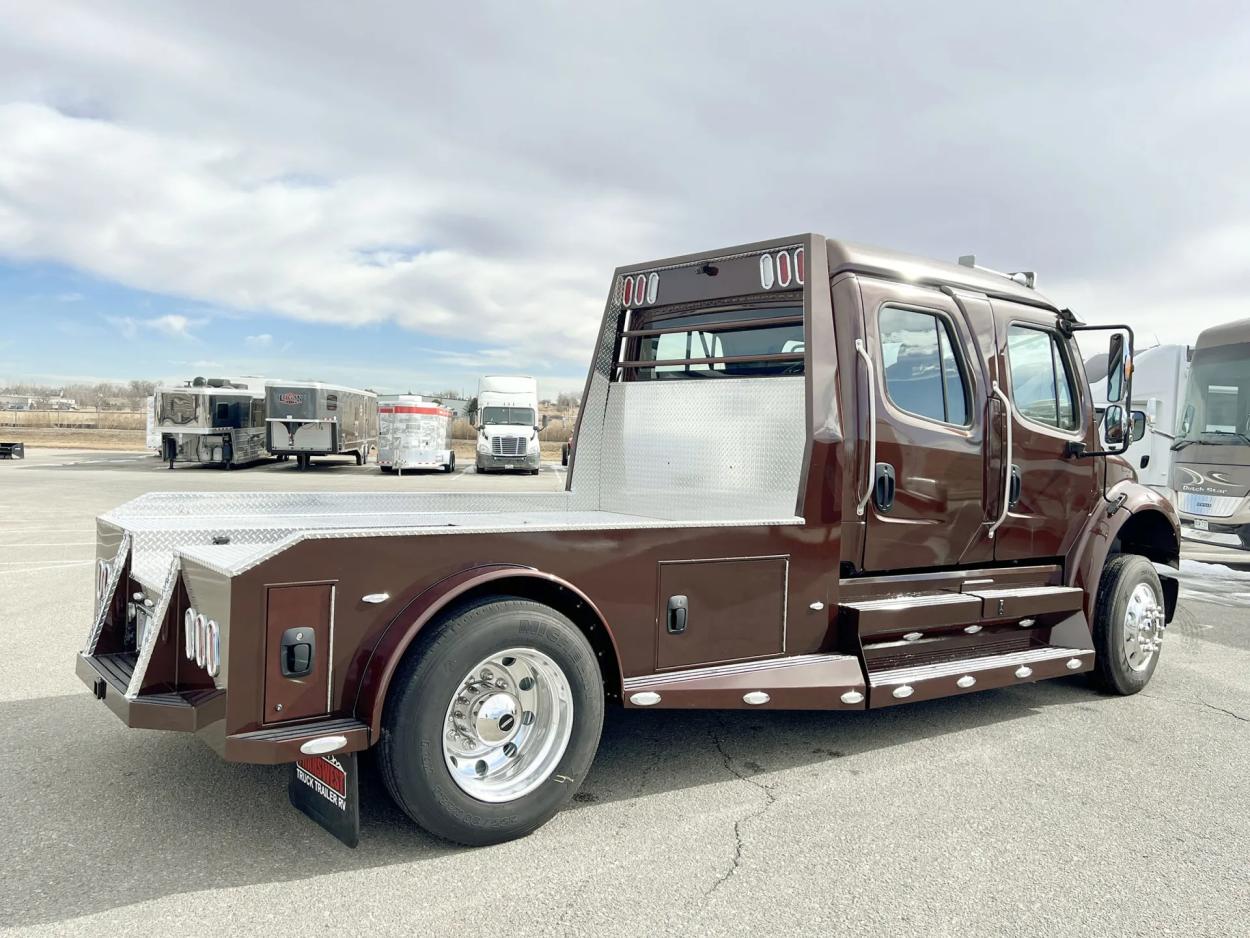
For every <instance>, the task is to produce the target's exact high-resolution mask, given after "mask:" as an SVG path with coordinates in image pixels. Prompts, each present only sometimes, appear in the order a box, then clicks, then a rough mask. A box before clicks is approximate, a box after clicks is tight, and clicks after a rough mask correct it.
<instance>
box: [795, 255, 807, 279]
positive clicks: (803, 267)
mask: <svg viewBox="0 0 1250 938" xmlns="http://www.w3.org/2000/svg"><path fill="white" fill-rule="evenodd" d="M794 279H795V280H796V281H797V282H798V285H799V286H803V284H804V283H806V282H807V249H806V248H796V249H795V251H794Z"/></svg>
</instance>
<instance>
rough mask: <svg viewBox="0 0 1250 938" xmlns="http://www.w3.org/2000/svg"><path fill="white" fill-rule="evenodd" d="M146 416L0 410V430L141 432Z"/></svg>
mask: <svg viewBox="0 0 1250 938" xmlns="http://www.w3.org/2000/svg"><path fill="white" fill-rule="evenodd" d="M146 426H147V414H145V413H144V412H143V411H128V410H100V411H95V410H0V427H18V428H25V429H30V430H36V429H44V430H51V429H57V430H61V429H69V430H142V429H144V428H145V427H146Z"/></svg>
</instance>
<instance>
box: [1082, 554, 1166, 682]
mask: <svg viewBox="0 0 1250 938" xmlns="http://www.w3.org/2000/svg"><path fill="white" fill-rule="evenodd" d="M1165 608H1166V607H1165V606H1164V602H1163V587H1162V585H1160V583H1159V574H1157V573H1155V569H1154V567H1153V566H1152V565H1151V563H1150V561H1149V560H1147V559H1146V558H1145V557H1142V556H1140V555H1138V554H1117V555H1116V556H1114V557H1112V558H1111V559H1110V560H1108V561H1107V565H1106V566H1105V567H1103V570H1102V579H1101V580H1100V581H1099V583H1098V598H1097V601H1096V602H1095V604H1094V623H1093V625H1094V628H1093V632H1094V652H1095V658H1094V670H1093V671H1092V672H1091V674H1090V679H1091V680H1092V681H1093V683H1094V686H1095V687H1097V688H1098V689H1099V690H1103V691H1106V692H1107V693H1110V694H1121V695H1124V696H1128V695H1130V694H1136V693H1137V692H1138V691H1140V690H1141V689H1142V688H1144V687H1145V686H1146V685H1147V684H1149V683H1150V678H1151V676H1152V675H1153V674H1154V672H1155V667H1156V666H1157V665H1158V663H1159V644H1160V643H1161V642H1162V636H1163V617H1164V609H1165Z"/></svg>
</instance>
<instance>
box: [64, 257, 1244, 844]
mask: <svg viewBox="0 0 1250 938" xmlns="http://www.w3.org/2000/svg"><path fill="white" fill-rule="evenodd" d="M1032 282H1033V281H1032V278H1031V277H1030V276H1028V275H1026V274H1014V275H1008V274H998V273H994V272H991V271H986V270H983V269H979V268H975V267H968V266H962V265H955V264H946V263H941V262H937V261H929V260H925V259H922V258H917V257H912V256H909V255H903V254H896V253H894V252H891V251H885V250H880V249H877V248H869V247H863V246H860V245H855V244H849V243H845V242H841V241H834V240H828V239H825V238H824V237H821V236H820V235H814V234H809V235H800V236H795V237H789V238H783V239H778V240H773V241H765V242H760V243H756V244H747V245H740V246H736V247H730V248H724V249H720V250H714V251H706V252H703V253H698V254H690V255H686V256H683V257H674V258H667V259H664V260H658V261H650V262H646V263H641V264H631V265H628V266H625V267H621V268H618V269H617V270H616V272H615V273H614V275H613V277H612V280H611V283H610V284H609V289H608V297H607V302H606V305H605V308H604V313H603V316H602V319H601V320H600V322H599V330H598V339H597V341H596V343H595V346H594V351H593V357H592V359H591V362H590V368H589V371H588V375H587V380H586V385H585V393H584V394H583V397H582V400H583V402H584V405H583V407H582V408H581V411H580V414H579V417H578V423H577V427H576V436H575V438H576V441H577V448H576V453H575V456H574V459H573V461H572V465H571V467H570V469H569V472H568V474H567V479H566V485H565V488H564V490H563V491H558V492H537V491H536V492H490V491H476V492H467V491H461V490H459V489H457V490H455V491H449V492H440V493H428V494H422V493H409V492H342V493H311V492H300V493H292V494H287V495H284V494H279V493H275V492H272V491H270V492H264V493H259V492H258V493H255V494H243V493H231V494H221V493H217V494H210V493H198V492H161V493H152V494H148V495H144V496H142V497H140V498H138V499H136V500H134V501H132V502H129V503H127V504H125V505H122V506H121V507H119V508H117V509H114V510H113V511H110V512H109V513H107V514H105V515H104V516H102V517H101V518H100V519H99V521H98V526H97V539H98V546H97V549H96V578H95V582H96V597H95V605H94V614H93V616H92V618H91V619H90V620H89V621H88V622H86V623H84V625H85V626H86V629H85V631H86V632H87V639H86V642H85V644H84V648H83V650H82V653H81V654H80V655H79V656H78V659H77V673H78V675H79V676H80V677H81V679H82V680H83V681H84V682H85V683H86V685H87V686H88V687H89V688H91V690H92V692H93V693H94V695H95V697H96V698H98V699H99V700H100V701H101V705H102V706H106V707H109V708H111V709H112V710H113V711H114V712H115V713H116V715H117V716H118V717H119V718H120V719H121V720H123V721H124V722H125V723H126V724H127V725H129V726H134V727H149V728H161V729H167V730H179V731H184V732H194V733H196V734H197V735H199V736H200V737H201V738H202V739H203V740H204V741H206V742H207V743H209V744H210V745H211V746H212V747H213V748H214V749H215V750H216V751H217V752H218V753H219V754H221V755H222V756H223V757H224V758H225V759H227V760H231V761H236V762H253V763H270V764H272V763H289V764H290V765H291V769H290V772H289V775H288V792H289V796H290V800H291V801H292V803H293V804H294V805H295V806H296V807H298V808H300V809H301V810H303V811H304V812H305V813H306V814H308V816H309V817H311V818H314V819H315V820H316V821H317V822H318V823H320V824H322V825H324V826H325V827H326V828H327V829H329V830H331V831H332V832H333V833H334V834H335V835H336V836H338V837H339V838H340V839H341V840H342V841H343V842H345V843H348V844H353V845H354V844H355V843H356V842H357V840H358V838H359V831H360V823H359V797H360V793H361V791H362V789H361V787H360V784H359V767H358V765H357V755H358V754H359V753H361V752H363V751H365V750H367V749H373V750H374V758H373V760H372V764H373V765H375V766H376V767H377V771H378V774H379V776H380V778H381V780H382V782H383V784H384V785H385V787H386V789H387V790H388V791H389V793H390V794H391V796H392V797H393V798H394V800H395V802H396V804H397V805H399V807H400V808H401V809H402V810H403V811H404V812H405V813H406V814H407V815H408V816H409V817H411V818H412V819H413V820H415V821H416V822H417V823H419V824H421V825H422V826H424V827H425V828H426V829H427V830H429V831H432V832H433V833H435V834H437V835H438V836H440V837H443V838H446V839H448V840H451V841H455V842H459V843H465V844H479V845H480V844H488V843H497V842H499V841H503V840H508V839H510V838H514V837H520V836H523V835H525V834H527V833H529V832H530V831H533V830H534V829H536V828H537V827H539V826H540V825H542V824H543V823H545V822H546V821H547V820H548V819H550V818H551V817H552V816H553V815H554V814H555V813H556V812H557V811H558V810H560V808H561V807H562V806H563V805H566V804H568V802H569V801H570V800H571V799H572V798H573V796H574V795H575V794H576V792H577V790H578V788H579V786H581V785H582V784H583V782H584V780H585V779H586V777H587V773H588V772H589V771H590V768H591V762H592V760H593V759H594V757H595V751H596V749H597V748H598V746H599V742H600V730H601V728H602V724H603V719H604V711H605V708H606V707H609V706H613V707H626V708H643V709H656V708H660V709H663V708H678V709H689V708H731V709H743V710H753V711H761V713H760V715H759V717H758V718H757V719H758V720H761V721H765V720H767V717H765V716H764V715H763V711H771V710H787V709H818V710H820V709H826V710H839V711H844V712H846V713H847V714H850V713H853V712H861V713H862V712H864V711H876V710H881V709H885V708H890V707H899V706H904V707H905V706H910V705H913V704H914V703H916V702H917V701H928V700H932V699H934V698H938V697H945V696H949V695H956V694H969V693H975V692H977V691H982V690H988V689H993V688H1013V689H1014V690H1015V694H1014V695H1013V696H1012V698H1011V700H1013V701H1015V703H1013V704H1012V706H1013V707H1017V706H1025V707H1028V706H1033V705H1040V704H1042V703H1045V704H1046V705H1047V706H1051V705H1054V704H1056V703H1060V709H1062V703H1061V702H1062V701H1064V700H1070V699H1072V698H1071V694H1070V693H1069V692H1065V693H1064V694H1059V695H1056V694H1051V695H1039V694H1036V693H1033V692H1030V691H1029V690H1028V686H1029V684H1031V683H1032V682H1034V681H1039V680H1045V679H1050V678H1063V677H1069V676H1073V675H1079V674H1088V675H1090V677H1091V679H1092V681H1093V683H1094V685H1095V686H1096V687H1097V688H1100V689H1101V690H1103V691H1104V692H1107V693H1114V694H1121V695H1129V694H1135V693H1137V692H1138V691H1140V690H1142V689H1143V688H1144V687H1146V686H1147V684H1148V682H1149V681H1150V679H1151V676H1152V674H1153V673H1154V672H1155V670H1156V668H1157V667H1158V666H1159V662H1160V658H1161V654H1162V641H1163V638H1164V632H1165V625H1166V623H1168V622H1170V621H1171V620H1172V618H1173V615H1174V614H1175V611H1176V604H1177V596H1178V582H1177V579H1176V577H1175V570H1176V568H1177V566H1178V565H1179V562H1180V542H1179V534H1178V530H1177V519H1176V513H1175V510H1174V508H1173V507H1172V505H1171V504H1170V503H1169V502H1168V501H1167V500H1166V499H1164V498H1163V497H1161V496H1160V495H1159V494H1158V493H1157V492H1155V491H1153V490H1152V489H1150V488H1147V487H1146V486H1144V485H1140V484H1138V483H1137V482H1136V481H1135V480H1134V478H1133V472H1132V470H1131V469H1130V467H1129V466H1128V464H1127V463H1125V462H1124V460H1123V459H1122V458H1121V456H1120V455H1119V453H1121V452H1122V451H1123V449H1124V448H1125V447H1126V445H1127V443H1128V441H1129V439H1130V437H1131V434H1136V433H1137V432H1138V429H1139V428H1140V423H1141V421H1142V420H1144V418H1142V417H1140V416H1135V415H1130V414H1129V413H1128V412H1126V410H1125V405H1126V403H1127V402H1128V401H1130V400H1132V394H1131V367H1130V362H1131V359H1132V347H1133V343H1132V334H1131V332H1130V331H1128V330H1126V329H1124V328H1119V327H1111V328H1103V327H1094V326H1087V325H1084V324H1082V323H1081V322H1080V321H1079V320H1078V319H1077V318H1076V316H1075V315H1074V314H1073V313H1072V312H1071V311H1070V310H1068V309H1065V308H1064V307H1061V306H1059V305H1057V304H1056V303H1054V302H1053V301H1051V300H1050V299H1048V298H1047V297H1045V296H1044V295H1043V294H1041V293H1040V292H1038V291H1037V290H1036V289H1035V288H1034V287H1033V286H1032ZM1099 331H1101V332H1103V334H1104V337H1106V338H1107V345H1108V352H1109V359H1110V361H1111V363H1112V364H1111V369H1110V372H1111V380H1109V381H1108V383H1107V388H1108V397H1107V400H1106V402H1105V405H1106V406H1105V421H1104V422H1106V423H1108V425H1110V426H1112V427H1113V428H1117V429H1118V433H1113V434H1112V437H1113V439H1112V444H1113V445H1112V446H1110V447H1107V448H1103V447H1102V445H1101V442H1100V440H1099V435H1098V429H1097V427H1096V425H1095V419H1094V410H1095V401H1094V399H1093V397H1092V394H1091V391H1090V387H1089V382H1088V380H1087V378H1086V377H1085V373H1084V370H1083V368H1082V363H1081V358H1080V356H1079V354H1078V349H1077V345H1076V341H1075V336H1077V335H1078V334H1079V335H1091V336H1092V335H1096V334H1097V333H1098V332H1099ZM1108 332H1109V333H1110V334H1109V337H1108V336H1107V333H1108ZM671 336H677V337H678V338H677V339H671V338H669V337H671ZM1195 370H1196V371H1197V373H1198V374H1199V375H1202V374H1204V372H1203V371H1202V370H1201V365H1199V366H1198V367H1196V369H1195ZM1227 380H1228V379H1227V378H1225V377H1222V376H1220V377H1219V381H1220V383H1221V386H1223V383H1224V382H1225V381H1227ZM515 400H516V398H514V399H513V401H511V402H508V403H504V404H489V403H488V404H487V405H486V406H488V407H491V406H498V407H509V408H510V407H521V408H523V407H524V406H525V404H524V403H515ZM508 419H509V420H512V421H518V418H517V417H508ZM1220 419H1223V418H1220ZM525 424H526V420H524V419H520V420H519V422H514V423H512V424H510V425H511V426H518V427H524V426H525ZM675 441H679V445H675ZM1160 571H1162V574H1161V573H1160ZM1004 699H1005V698H999V701H1000V703H1001V702H1002V700H1004ZM1076 709H1081V710H1091V708H1088V707H1078V708H1076ZM1107 709H1108V708H1105V707H1099V708H1092V711H1091V712H1096V713H1099V714H1103V715H1105V713H1106V711H1107ZM1116 711H1117V713H1119V714H1120V717H1123V713H1122V712H1121V708H1116ZM1150 713H1151V710H1150V708H1142V709H1141V711H1140V713H1139V714H1138V715H1137V717H1136V719H1138V720H1144V721H1148V720H1149V719H1151V716H1150ZM949 715H950V711H949V710H940V709H933V710H930V711H929V712H928V714H927V716H926V717H925V718H924V720H925V722H926V724H927V723H929V722H933V721H937V722H940V721H941V720H942V719H943V718H944V717H946V716H949ZM1095 719H1096V717H1095ZM688 725H689V724H686V723H682V724H675V723H671V722H664V721H661V722H657V723H654V724H652V725H651V726H652V728H653V729H654V730H655V731H656V732H665V731H666V728H668V729H672V728H673V727H675V726H682V727H687V726H688ZM737 725H738V726H743V725H745V724H742V723H739V724H737ZM822 725H824V724H822ZM827 725H828V726H830V727H837V726H840V725H842V724H841V723H840V722H839V723H830V724H827ZM892 727H893V724H891V725H890V726H887V725H886V724H884V723H881V722H878V723H877V724H876V730H870V732H879V733H881V734H883V735H885V734H888V733H890V732H893V729H892ZM1089 731H1091V720H1090V718H1089V717H1088V716H1087V715H1085V714H1075V713H1074V714H1072V720H1071V722H1070V725H1069V732H1070V733H1073V734H1078V733H1085V732H1089ZM1092 731H1093V732H1103V731H1102V730H1098V729H1093V730H1092ZM946 739H947V741H946V742H945V743H943V744H942V745H947V746H949V747H957V746H959V745H960V743H959V736H958V734H955V735H953V736H950V737H947V738H946ZM102 745H103V744H102ZM127 745H130V743H128V741H126V740H125V738H124V737H121V736H113V737H110V739H109V742H108V746H110V747H113V748H114V749H116V748H122V749H124V748H125V747H126V746H127ZM133 745H135V746H136V747H140V746H143V747H144V748H145V752H146V751H147V749H148V748H149V747H146V744H143V743H140V742H137V741H136V742H135V743H134V744H133ZM683 745H686V746H689V745H699V743H698V742H697V741H695V742H693V743H692V742H691V741H690V740H688V739H687V740H683ZM867 748H868V749H871V747H867ZM179 752H181V750H179ZM97 763H98V764H97V765H96V766H95V767H94V769H93V778H92V782H93V784H96V785H102V786H117V785H121V784H124V783H125V781H126V780H125V779H124V778H122V777H121V773H122V769H121V768H120V767H119V766H124V765H125V762H124V760H123V759H120V758H118V754H117V753H116V752H111V753H110V757H109V758H108V759H107V760H97ZM144 765H145V768H144V772H145V773H146V776H147V778H148V781H149V782H150V783H151V784H154V785H155V784H159V774H160V770H159V768H157V767H154V766H152V765H151V759H150V758H145V762H144ZM611 765H612V760H608V761H607V765H606V767H605V766H600V769H601V770H602V771H610V770H611ZM1047 782H1048V780H1044V779H1043V780H1038V779H1033V778H1027V779H1021V784H1024V785H1034V786H1036V785H1037V784H1043V785H1044V784H1046V783H1047ZM365 790H366V791H367V790H368V789H365ZM145 836H149V837H159V836H160V832H159V831H153V830H148V831H146V832H145Z"/></svg>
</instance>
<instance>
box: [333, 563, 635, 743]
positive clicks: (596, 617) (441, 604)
mask: <svg viewBox="0 0 1250 938" xmlns="http://www.w3.org/2000/svg"><path fill="white" fill-rule="evenodd" d="M483 591H497V592H498V593H499V594H500V595H516V594H520V595H526V594H527V593H529V592H532V591H537V592H538V593H539V594H540V595H545V594H547V593H548V592H549V591H550V592H554V591H562V592H563V593H564V595H566V596H568V597H569V599H571V600H572V601H573V602H574V604H580V606H581V608H582V609H583V610H584V614H583V615H580V616H576V615H570V618H572V619H573V620H574V622H575V623H576V624H577V625H578V626H579V628H581V629H582V631H583V632H587V631H588V630H590V631H593V629H594V628H595V627H596V626H597V627H598V629H600V630H601V631H600V632H599V635H600V636H605V637H606V642H605V641H602V640H601V639H600V640H597V636H595V635H594V634H587V637H588V638H589V639H590V641H591V644H592V645H595V646H597V647H596V651H597V652H598V653H599V657H600V660H601V669H602V670H603V671H604V677H605V683H608V691H609V693H611V694H614V695H619V694H620V693H621V686H620V660H621V658H620V651H619V649H618V648H617V645H616V638H615V636H613V635H612V631H611V629H609V628H608V624H607V621H606V620H605V619H604V617H603V614H602V613H601V612H600V611H599V609H598V607H597V606H595V604H594V603H593V602H591V600H590V599H589V598H588V597H587V596H586V594H585V593H583V592H582V591H581V590H579V589H577V587H575V586H573V585H571V584H569V583H567V582H565V581H564V580H562V579H560V578H559V577H556V576H552V575H551V574H548V573H543V572H542V571H540V570H536V569H534V568H533V567H522V566H514V565H511V564H494V565H490V566H482V567H473V568H472V569H470V570H463V571H461V572H460V573H457V574H454V575H452V576H450V577H447V578H446V579H444V580H440V581H439V582H438V583H435V584H434V585H433V586H431V587H429V588H428V589H426V590H425V591H423V592H422V593H420V594H419V595H418V596H417V597H416V598H414V599H413V600H411V601H410V602H409V603H408V604H407V605H406V606H405V607H404V608H403V609H402V610H401V611H400V612H399V614H398V615H397V616H395V618H394V619H392V620H391V622H390V624H389V625H388V626H387V627H386V630H385V631H384V632H383V633H382V637H381V638H380V639H378V642H377V644H376V645H375V646H374V647H373V651H372V652H371V653H370V656H369V660H368V662H366V664H365V666H364V670H363V672H362V674H361V679H360V683H359V685H358V689H357V692H356V703H355V708H354V712H355V715H356V718H357V719H359V720H361V721H363V722H365V723H367V724H368V725H369V738H370V740H372V741H376V740H377V739H378V736H379V733H380V732H381V729H382V710H383V708H384V707H385V704H386V695H387V691H388V690H389V689H390V685H391V678H392V677H393V676H394V674H395V670H396V669H397V668H398V667H399V662H400V661H402V660H403V657H404V655H405V654H406V653H407V651H408V649H409V647H411V645H412V643H413V642H414V641H415V640H416V638H417V636H418V635H419V634H420V633H421V630H422V629H424V628H425V627H426V626H427V625H428V624H429V623H431V622H433V621H435V620H437V618H438V617H439V615H440V614H442V613H443V612H444V611H446V610H447V609H448V608H449V607H451V606H452V605H454V604H455V603H456V602H458V601H460V600H461V599H464V598H467V597H469V596H471V595H473V594H476V593H480V592H483ZM551 605H553V607H554V608H557V610H558V611H561V612H564V613H565V614H570V613H571V612H572V610H566V609H560V608H559V604H555V603H552V604H551ZM599 646H602V647H599ZM608 654H610V655H611V657H612V661H610V662H603V658H604V657H605V656H606V655H608ZM613 685H615V686H613Z"/></svg>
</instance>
